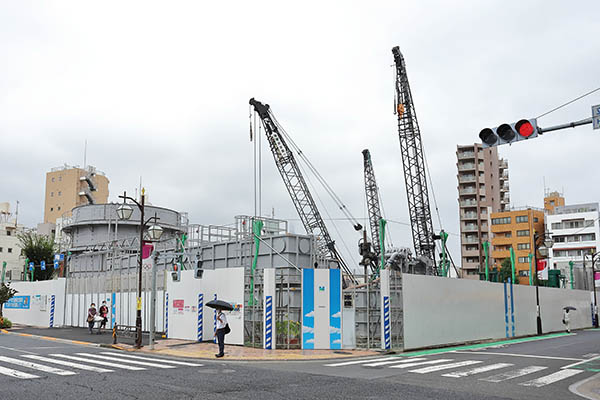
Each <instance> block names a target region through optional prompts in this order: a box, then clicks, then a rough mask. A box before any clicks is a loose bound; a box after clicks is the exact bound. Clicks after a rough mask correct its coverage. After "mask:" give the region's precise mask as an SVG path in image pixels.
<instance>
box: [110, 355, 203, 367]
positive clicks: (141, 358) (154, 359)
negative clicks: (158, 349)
mask: <svg viewBox="0 0 600 400" xmlns="http://www.w3.org/2000/svg"><path fill="white" fill-rule="evenodd" d="M101 353H102V354H108V355H111V356H118V357H125V358H134V359H136V360H145V361H160V362H165V363H169V364H175V365H186V366H188V367H203V366H204V364H196V363H190V362H185V361H176V360H167V359H165V358H154V357H140V356H132V355H129V354H121V353H116V352H112V351H102V352H101Z"/></svg>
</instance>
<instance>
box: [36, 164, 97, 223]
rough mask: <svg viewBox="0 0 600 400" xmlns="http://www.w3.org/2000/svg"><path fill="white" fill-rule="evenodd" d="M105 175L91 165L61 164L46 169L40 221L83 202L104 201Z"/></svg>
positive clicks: (59, 214) (63, 213) (53, 219)
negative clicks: (84, 166)
mask: <svg viewBox="0 0 600 400" xmlns="http://www.w3.org/2000/svg"><path fill="white" fill-rule="evenodd" d="M108 183H109V180H108V178H107V177H106V176H105V175H104V173H103V172H101V171H98V170H96V168H94V167H92V166H87V167H86V168H79V167H72V166H68V165H66V164H65V165H64V166H62V167H57V168H52V170H51V171H50V172H48V173H46V195H45V203H44V223H51V224H55V223H56V219H57V218H60V217H62V216H64V215H70V213H71V210H72V209H73V208H75V207H77V206H81V205H84V204H97V203H106V202H107V201H108Z"/></svg>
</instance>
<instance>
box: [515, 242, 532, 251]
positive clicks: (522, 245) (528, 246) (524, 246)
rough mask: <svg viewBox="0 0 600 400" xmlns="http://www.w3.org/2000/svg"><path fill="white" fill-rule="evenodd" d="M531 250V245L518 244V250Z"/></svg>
mask: <svg viewBox="0 0 600 400" xmlns="http://www.w3.org/2000/svg"><path fill="white" fill-rule="evenodd" d="M530 248H531V246H530V244H529V243H518V244H517V250H529V249H530Z"/></svg>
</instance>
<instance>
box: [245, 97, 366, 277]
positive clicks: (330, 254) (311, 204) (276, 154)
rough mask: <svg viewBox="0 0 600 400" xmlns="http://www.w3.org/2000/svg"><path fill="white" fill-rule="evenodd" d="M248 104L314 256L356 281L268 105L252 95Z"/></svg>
mask: <svg viewBox="0 0 600 400" xmlns="http://www.w3.org/2000/svg"><path fill="white" fill-rule="evenodd" d="M250 105H251V106H253V107H254V110H255V111H256V112H257V113H258V115H259V117H260V119H261V121H262V124H263V127H264V128H265V134H266V136H267V140H268V141H269V146H270V148H271V152H272V153H273V158H274V159H275V165H276V166H277V169H278V170H279V173H280V174H281V177H282V178H283V182H284V183H285V187H286V189H287V191H288V193H289V194H290V197H291V198H292V202H293V203H294V206H295V207H296V211H297V212H298V215H299V216H300V220H301V221H302V224H303V225H304V229H306V232H307V233H308V234H310V235H313V236H314V237H315V240H316V243H317V246H316V247H317V249H316V253H317V256H318V257H319V258H323V259H331V260H334V261H335V262H337V263H338V264H339V266H340V268H341V269H342V271H344V273H345V274H346V275H347V276H348V278H349V279H351V280H352V282H354V283H356V282H357V281H356V279H355V277H354V274H353V273H352V271H351V270H350V268H348V265H347V264H346V263H345V262H344V260H343V258H342V257H341V255H340V254H339V252H338V251H337V249H336V247H335V242H334V241H333V239H331V236H330V235H329V231H328V230H327V227H326V226H325V222H324V221H323V218H322V217H321V214H320V213H319V210H318V209H317V205H316V203H315V201H314V199H313V197H312V195H311V194H310V191H309V190H308V185H307V184H306V181H305V180H304V177H303V176H302V172H301V171H300V168H299V166H298V164H297V162H296V159H295V158H294V154H293V153H292V151H291V150H290V148H289V147H288V144H287V143H286V141H285V139H284V134H285V131H284V130H283V128H281V126H280V125H279V124H278V123H277V120H276V119H275V116H274V115H273V113H272V112H271V109H270V107H269V105H268V104H263V103H261V102H259V101H257V100H255V99H254V98H252V99H250ZM344 207H345V206H344ZM340 208H342V207H340ZM354 221H356V220H354ZM354 229H356V230H361V229H362V226H361V225H360V224H358V222H356V223H355V226H354ZM344 282H345V281H344Z"/></svg>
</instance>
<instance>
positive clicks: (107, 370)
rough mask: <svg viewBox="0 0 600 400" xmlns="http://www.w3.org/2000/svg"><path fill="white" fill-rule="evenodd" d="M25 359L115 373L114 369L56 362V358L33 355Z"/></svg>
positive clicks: (61, 361) (69, 362)
mask: <svg viewBox="0 0 600 400" xmlns="http://www.w3.org/2000/svg"><path fill="white" fill-rule="evenodd" d="M23 357H27V358H31V359H33V360H38V361H45V362H49V363H53V364H58V365H64V366H65V367H72V368H79V369H83V370H86V371H92V372H99V373H103V372H113V370H112V369H105V368H100V367H93V366H91V365H84V364H79V363H74V362H71V361H65V360H56V359H54V358H48V357H42V356H36V355H33V354H26V355H24V356H23Z"/></svg>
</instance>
